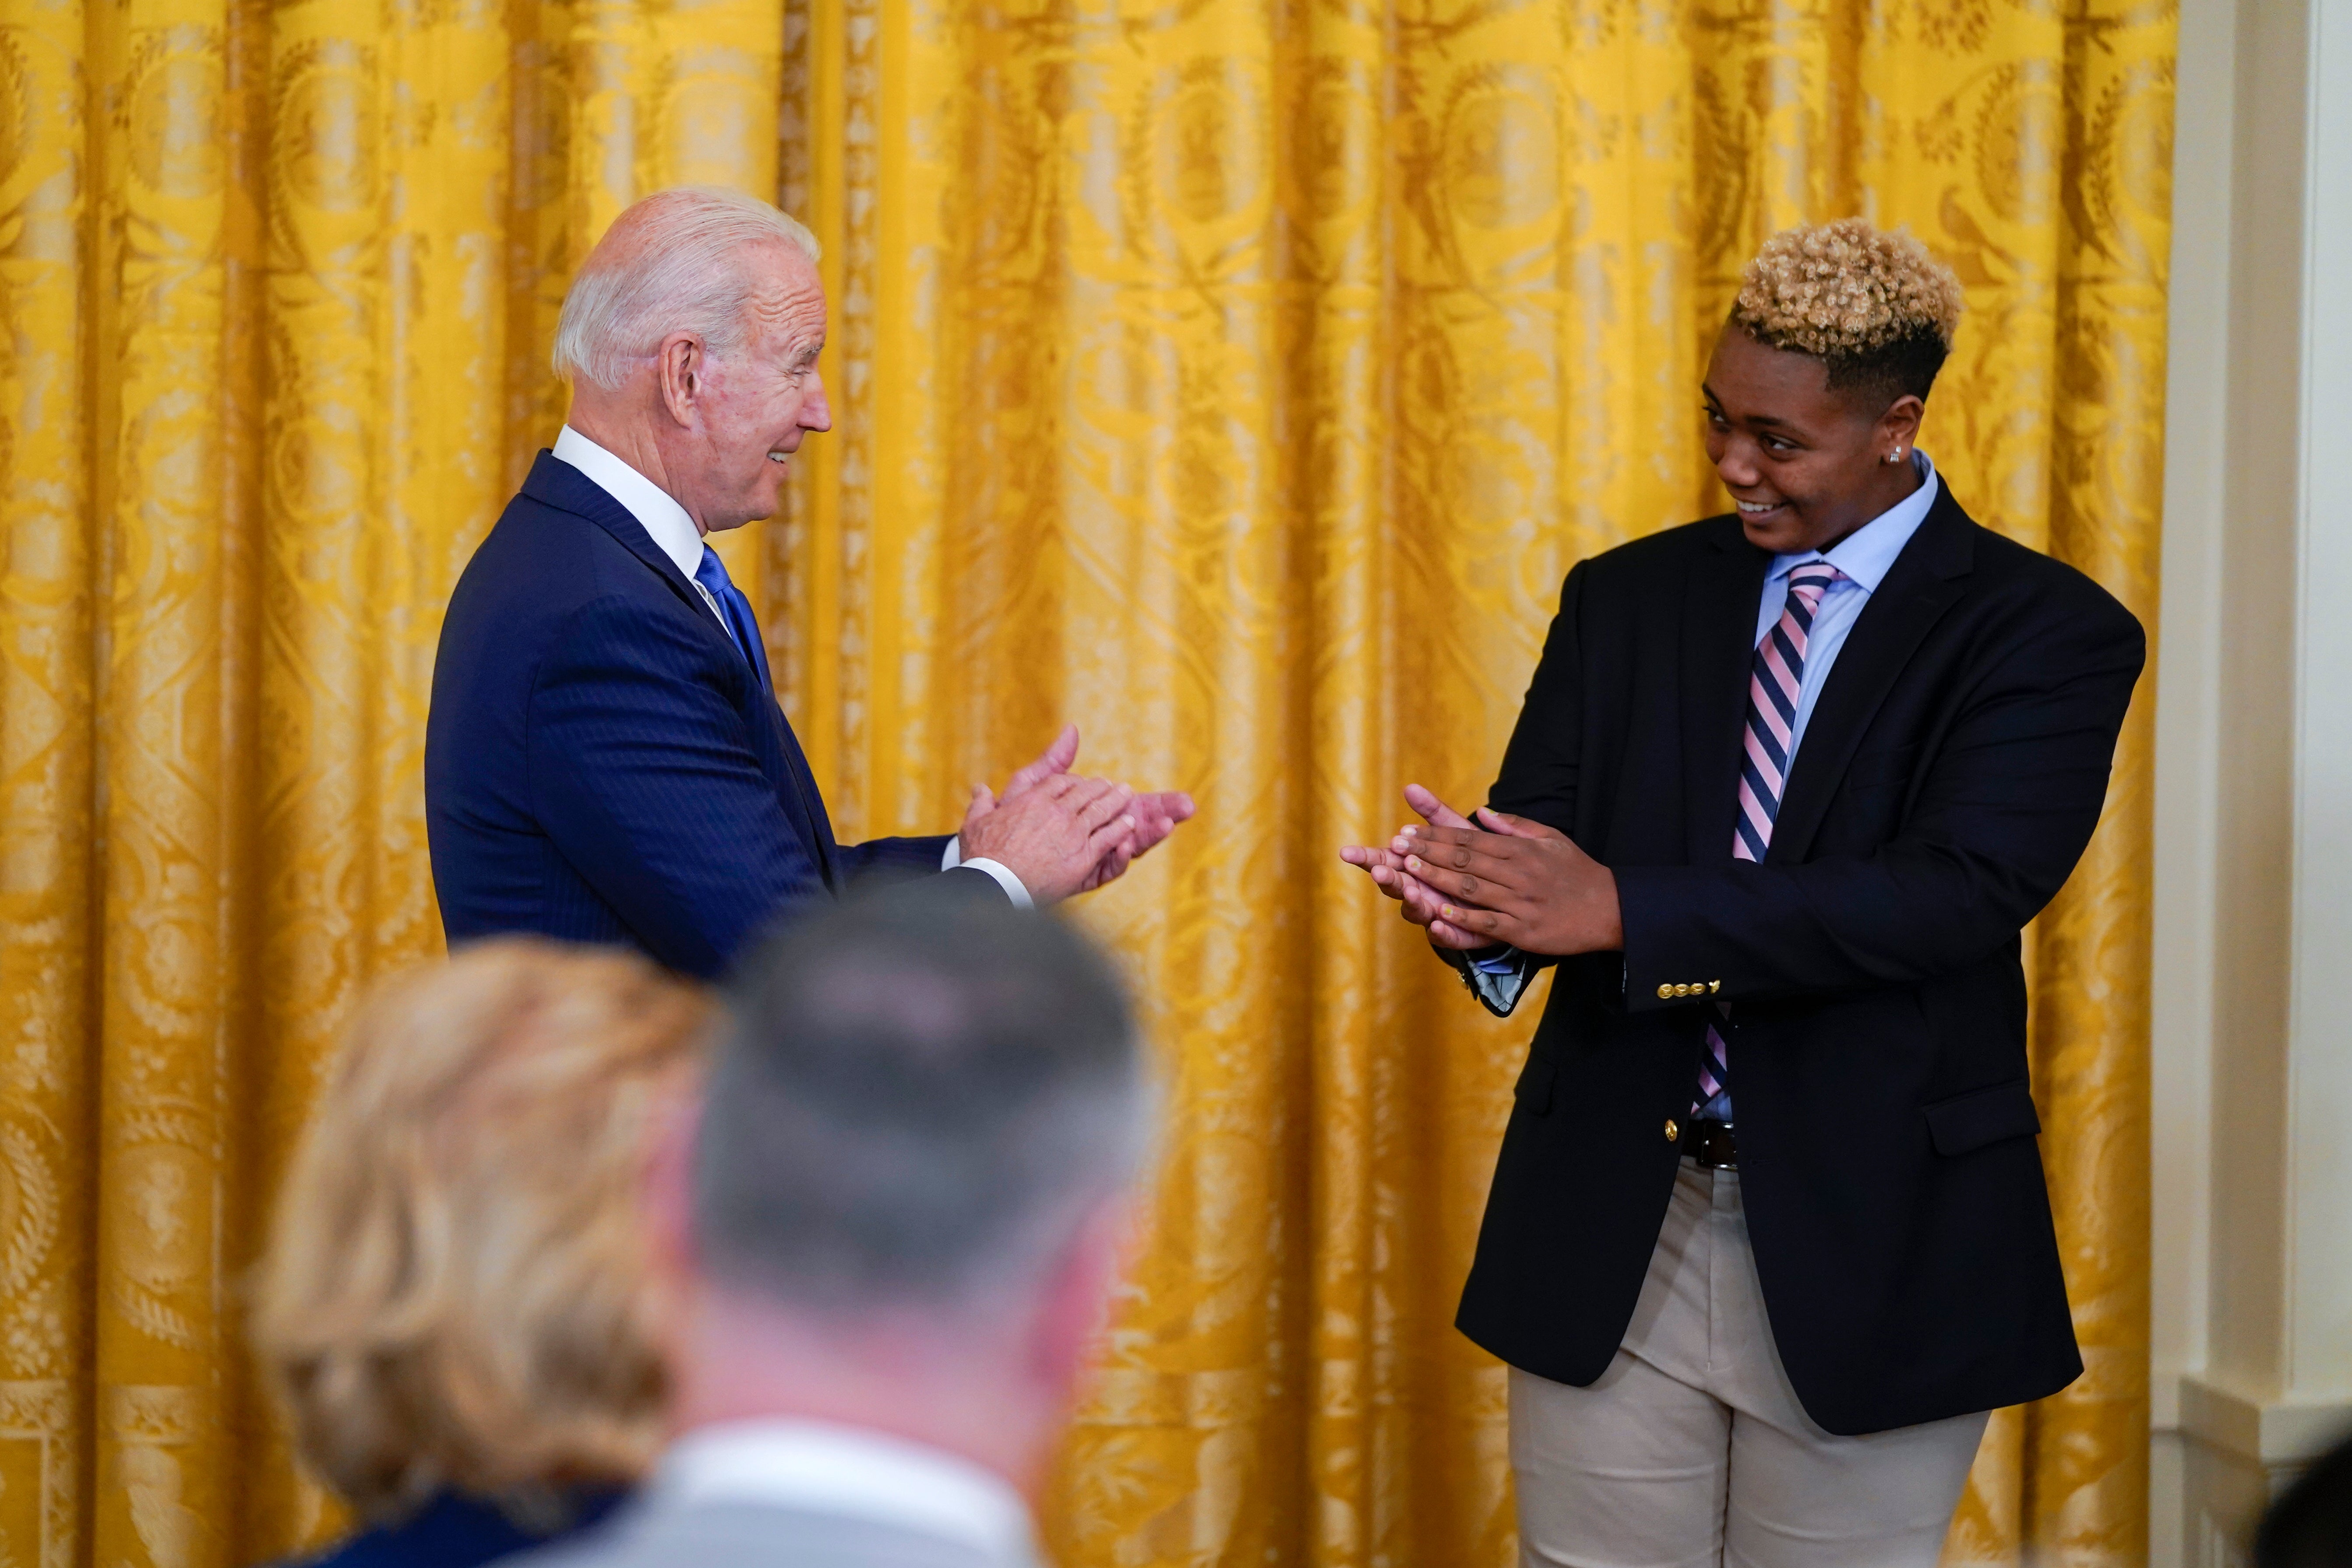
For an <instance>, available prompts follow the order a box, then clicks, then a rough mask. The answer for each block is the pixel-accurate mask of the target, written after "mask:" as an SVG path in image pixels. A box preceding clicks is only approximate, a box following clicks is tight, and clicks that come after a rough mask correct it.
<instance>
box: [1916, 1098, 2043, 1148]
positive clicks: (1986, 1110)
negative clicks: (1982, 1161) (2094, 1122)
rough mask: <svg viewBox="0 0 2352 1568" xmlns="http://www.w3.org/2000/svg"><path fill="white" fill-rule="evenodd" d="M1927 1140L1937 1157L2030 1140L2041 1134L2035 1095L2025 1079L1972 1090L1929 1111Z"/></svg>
mask: <svg viewBox="0 0 2352 1568" xmlns="http://www.w3.org/2000/svg"><path fill="white" fill-rule="evenodd" d="M1923 1114H1925V1115H1926V1116H1927V1136H1928V1138H1929V1139H1930V1140H1932V1141H1933V1142H1934V1143H1935V1145H1936V1152H1937V1153H1938V1154H1965V1153H1968V1152H1969V1151H1970V1150H1974V1149H1981V1148H1983V1147H1984V1146H1985V1145H1987V1144H1988V1143H1999V1142H2002V1141H2003V1140H2005V1139H2010V1138H2031V1137H2032V1136H2033V1135H2034V1134H2035V1133H2037V1132H2040V1131H2042V1118H2041V1116H2040V1115H2039V1114H2038V1113H2037V1112H2036V1111H2035V1110H2034V1109H2033V1091H2032V1089H2030V1088H2028V1087H2027V1085H2026V1082H2025V1080H2024V1079H2018V1080H2017V1081H2016V1082H2015V1083H1997V1084H1995V1085H1993V1086H1992V1087H1991V1088H1990V1089H1970V1090H1969V1092H1968V1093H1966V1094H1956V1095H1954V1096H1953V1097H1952V1098H1951V1099H1949V1100H1937V1102H1936V1103H1935V1104H1933V1105H1930V1106H1928V1107H1927V1108H1926V1110H1925V1111H1924V1112H1923Z"/></svg>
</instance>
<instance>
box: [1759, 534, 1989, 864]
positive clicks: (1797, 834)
mask: <svg viewBox="0 0 2352 1568" xmlns="http://www.w3.org/2000/svg"><path fill="white" fill-rule="evenodd" d="M1975 527H1976V524H1974V523H1973V522H1970V521H1969V515H1968V513H1966V512H1964V511H1962V510H1960V506H1959V503H1958V501H1956V500H1952V492H1951V490H1950V489H1949V488H1946V489H1943V490H1942V492H1941V493H1939V494H1938V495H1937V497H1936V504H1935V505H1934V506H1933V507H1931V508H1929V509H1928V511H1927V517H1926V518H1925V519H1924V520H1922V521H1921V522H1920V524H1919V531H1918V532H1916V533H1915V534H1913V535H1912V536H1911V542H1909V543H1908V544H1906V545H1905V546H1904V547H1903V552H1902V553H1901V554H1900V555H1897V556H1896V557H1895V564H1894V565H1893V566H1891V567H1889V568H1888V569H1887V573H1886V579H1885V582H1882V583H1881V584H1879V585H1878V591H1877V592H1876V593H1874V594H1873V595H1871V596H1870V602H1869V603H1868V604H1867V605H1864V606H1863V609H1862V614H1861V615H1860V616H1857V617H1856V618H1855V620H1854V623H1853V631H1851V632H1849V633H1848V634H1847V635H1846V639H1845V646H1844V647H1842V648H1840V649H1839V650H1838V656H1837V662H1836V663H1835V664H1833V665H1832V666H1831V667H1830V673H1829V679H1828V681H1827V683H1826V684H1824V685H1823V686H1822V694H1821V696H1820V697H1819V698H1818V699H1816V700H1815V701H1814V703H1813V716H1812V718H1811V721H1808V722H1807V723H1806V725H1805V737H1804V740H1803V742H1801V744H1800V745H1799V746H1798V748H1797V760H1796V762H1795V763H1794V764H1793V765H1792V766H1791V768H1790V773H1789V785H1788V793H1787V794H1786V795H1785V796H1783V798H1782V799H1781V802H1780V816H1779V817H1777V818H1776V819H1775V820H1774V822H1773V824H1772V847H1771V849H1770V850H1769V852H1768V853H1767V854H1766V856H1765V858H1766V859H1767V860H1770V861H1775V862H1790V861H1797V860H1802V859H1803V858H1805V856H1806V854H1807V853H1808V852H1809V851H1810V850H1811V848H1812V843H1813V836H1814V835H1815V834H1816V833H1818V832H1819V831H1820V830H1821V826H1822V817H1823V816H1824V815H1825V814H1827V812H1828V810H1829V805H1830V801H1831V799H1832V797H1834V796H1835V795H1836V794H1837V786H1838V784H1839V781H1841V780H1842V779H1843V778H1844V777H1845V770H1846V767H1847V765H1848V764H1849V763H1852V762H1853V752H1854V748H1855V747H1856V746H1857V745H1859V744H1860V743H1861V742H1862V736H1863V731H1865V730H1867V729H1868V728H1869V727H1870V721H1871V719H1872V718H1873V717H1874V715H1875V714H1876V713H1877V712H1878V706H1879V704H1880V703H1882V702H1884V701H1885V700H1886V694H1887V692H1888V691H1889V690H1890V689H1893V687H1894V685H1895V680H1896V679H1897V678H1899V677H1900V676H1901V675H1902V673H1903V668H1904V666H1906V664H1908V663H1909V662H1910V660H1911V656H1912V655H1913V654H1914V653H1916V652H1917V651H1918V648H1919V644H1920V643H1921V642H1922V641H1923V640H1925V639H1926V637H1927V633H1928V632H1929V631H1930V630H1932V629H1933V628H1934V626H1935V625H1936V623H1937V621H1938V620H1940V619H1942V618H1943V615H1944V612H1945V611H1947V610H1948V609H1950V608H1951V607H1952V605H1953V604H1954V602H1955V601H1957V600H1958V598H1959V596H1960V595H1961V594H1962V593H1963V592H1965V591H1966V589H1967V586H1968V574H1969V571H1970V570H1971V567H1972V564H1973V562H1974V559H1975V548H1974V542H1973V541H1972V540H1971V539H1970V537H1969V535H1970V532H1971V531H1972V530H1974V528H1975Z"/></svg>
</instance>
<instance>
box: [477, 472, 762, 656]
mask: <svg viewBox="0 0 2352 1568" xmlns="http://www.w3.org/2000/svg"><path fill="white" fill-rule="evenodd" d="M522 493H523V494H525V495H527V496H529V497H530V499H531V500H535V501H541V502H543V503H544V504H546V505H548V506H551V507H555V508H557V509H558V510H562V511H568V512H570V513H572V515H573V516H574V517H584V518H586V519H587V520H588V521H591V522H593V523H594V524H595V525H596V526H597V527H599V528H601V529H603V530H604V531H605V532H607V533H609V534H611V535H612V536H613V537H614V539H616V540H618V541H619V542H620V543H621V546H622V548H624V549H625V550H626V551H628V552H629V553H630V554H632V555H634V556H635V557H636V558H637V559H638V560H640V561H642V562H644V563H646V566H647V568H649V569H650V570H651V571H652V572H653V574H654V575H655V576H656V577H659V578H660V579H661V580H662V581H663V582H665V583H667V584H669V590H670V592H671V593H673V594H676V595H677V596H678V598H679V599H681V600H682V601H684V602H685V603H686V604H687V605H688V606H689V607H691V608H692V609H693V611H694V613H695V614H696V615H698V616H701V617H702V619H703V620H704V621H705V622H707V623H708V624H709V626H710V629H711V630H713V631H715V632H717V633H718V634H719V637H721V638H723V639H724V640H725V641H726V644H727V646H728V647H734V646H735V639H734V638H733V637H730V636H728V632H727V628H726V626H723V625H721V624H720V622H719V617H718V616H714V615H712V614H711V613H710V606H709V605H707V604H705V603H704V602H703V598H702V595H701V594H700V593H699V592H698V591H697V590H696V588H695V586H694V584H692V583H689V582H688V581H687V577H686V574H685V573H683V572H681V571H679V570H678V569H677V562H675V561H672V560H671V559H670V558H669V555H668V552H666V551H664V550H663V549H662V547H661V546H660V545H658V544H656V543H655V542H654V537H653V535H652V534H650V533H647V532H646V525H645V524H644V523H642V522H639V521H637V520H636V517H635V514H634V513H632V512H631V511H630V510H629V509H628V508H627V507H625V506H623V505H622V504H621V503H620V502H619V501H618V500H614V497H613V494H612V492H611V491H609V490H607V489H605V488H604V486H602V485H600V484H598V483H597V482H596V481H595V480H593V479H590V478H589V477H588V476H587V475H585V474H583V473H582V472H581V471H580V470H579V469H577V468H573V467H572V465H571V464H569V463H567V462H565V461H564V460H563V459H562V458H559V457H557V456H556V455H555V454H554V453H552V452H541V453H540V455H539V461H538V462H536V463H533V464H532V465H531V468H530V475H529V477H527V478H526V479H524V480H523V482H522Z"/></svg>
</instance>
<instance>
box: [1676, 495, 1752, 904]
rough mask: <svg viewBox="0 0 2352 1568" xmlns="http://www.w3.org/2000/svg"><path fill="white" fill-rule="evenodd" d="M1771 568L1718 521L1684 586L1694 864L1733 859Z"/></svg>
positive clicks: (1689, 836) (1687, 772) (1687, 807)
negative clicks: (1751, 690) (1752, 683)
mask: <svg viewBox="0 0 2352 1568" xmlns="http://www.w3.org/2000/svg"><path fill="white" fill-rule="evenodd" d="M1771 564H1772V558H1771V557H1770V556H1769V555H1768V554H1766V553H1765V552H1763V551H1761V550H1759V549H1757V548H1756V547H1755V546H1754V545H1752V544H1750V543H1748V541H1747V538H1746V537H1745V536H1744V535H1743V534H1741V533H1740V531H1739V521H1738V518H1736V517H1725V518H1717V519H1716V520H1714V522H1713V536H1712V537H1711V538H1710V539H1709V540H1708V541H1707V545H1706V548H1704V549H1702V550H1700V551H1699V552H1697V554H1696V557H1695V558H1694V560H1693V563H1692V566H1691V572H1690V577H1689V580H1688V582H1687V584H1686V585H1685V592H1684V596H1683V645H1682V705H1683V809H1684V813H1685V818H1684V822H1685V852H1686V853H1687V854H1688V855H1689V857H1690V863H1691V864H1692V865H1694V866H1705V865H1711V864H1713V863H1714V862H1715V861H1717V860H1726V859H1728V858H1730V857H1731V836H1732V832H1733V827H1734V820H1735V816H1736V814H1737V812H1738V794H1739V756H1740V749H1739V748H1740V729H1741V726H1743V725H1744V724H1746V723H1747V721H1748V665H1749V662H1750V661H1751V660H1752V659H1753V658H1755V655H1756V605H1757V602H1758V600H1759V598H1760V597H1761V596H1762V595H1763V592H1764V574H1765V572H1766V571H1767V570H1768V569H1769V567H1770V566H1771Z"/></svg>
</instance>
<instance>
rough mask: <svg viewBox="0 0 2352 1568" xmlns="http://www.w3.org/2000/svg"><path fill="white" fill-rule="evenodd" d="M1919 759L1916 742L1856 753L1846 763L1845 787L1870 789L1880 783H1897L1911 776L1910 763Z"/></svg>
mask: <svg viewBox="0 0 2352 1568" xmlns="http://www.w3.org/2000/svg"><path fill="white" fill-rule="evenodd" d="M1918 760H1919V747H1918V744H1917V742H1913V743H1912V744H1910V745H1907V746H1881V747H1879V748H1878V749H1877V750H1875V751H1869V752H1858V753H1856V755H1855V757H1854V759H1853V762H1851V763H1847V764H1846V769H1845V787H1846V788H1848V789H1872V788H1874V787H1876V786H1877V785H1880V784H1899V783H1901V782H1902V781H1904V780H1905V779H1907V778H1909V777H1910V776H1911V765H1912V764H1913V763H1916V762H1917V761H1918Z"/></svg>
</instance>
